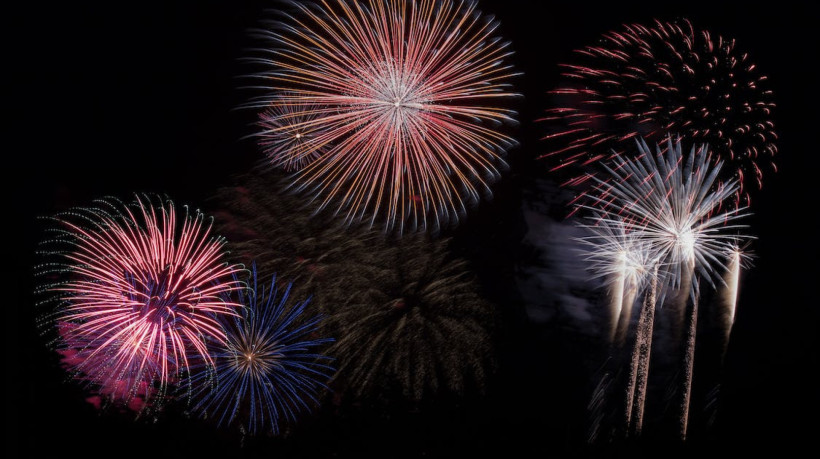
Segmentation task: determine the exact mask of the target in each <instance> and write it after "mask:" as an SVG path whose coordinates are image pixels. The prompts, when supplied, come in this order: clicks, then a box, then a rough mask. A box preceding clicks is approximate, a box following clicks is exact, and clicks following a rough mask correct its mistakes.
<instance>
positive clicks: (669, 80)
mask: <svg viewBox="0 0 820 459" xmlns="http://www.w3.org/2000/svg"><path fill="white" fill-rule="evenodd" d="M577 57H578V60H577V63H573V64H566V65H563V66H562V67H563V68H564V69H565V73H564V76H565V77H566V78H567V81H566V83H565V84H564V85H562V86H560V87H559V88H557V89H555V90H553V91H552V94H553V96H554V101H555V106H554V107H553V108H551V109H549V110H548V111H547V117H546V118H545V120H546V121H547V122H549V125H550V130H551V132H550V134H549V135H547V137H546V138H547V139H548V140H549V141H550V142H549V148H550V150H549V151H548V152H547V153H546V154H545V155H544V156H545V157H550V158H551V159H552V160H553V161H554V166H553V168H554V169H560V168H564V167H567V166H586V165H588V164H590V163H592V162H596V161H599V160H602V159H608V158H612V157H613V156H614V155H615V154H623V153H624V152H625V151H628V150H630V149H631V148H632V146H633V145H634V140H635V138H636V137H642V138H645V139H646V140H647V141H648V142H659V141H661V140H663V139H664V138H665V137H667V136H668V135H682V136H685V137H687V138H689V139H691V140H692V141H694V142H699V143H701V142H702V143H707V144H709V146H710V147H711V149H712V151H713V152H714V154H716V155H717V156H719V157H720V159H721V160H722V161H723V162H724V163H725V164H726V167H724V169H723V173H722V178H721V180H724V181H728V180H730V179H733V180H735V181H737V182H738V185H739V187H738V191H737V194H736V201H737V202H736V204H737V205H745V204H748V186H749V184H752V183H753V184H754V186H755V187H760V186H762V178H763V171H762V169H761V167H760V165H759V163H761V164H762V163H763V162H765V163H769V162H771V158H772V156H773V155H774V154H775V153H776V152H777V147H776V145H775V141H776V140H777V134H776V132H775V130H774V123H773V121H772V119H773V117H772V110H773V109H774V106H775V104H774V103H773V100H772V99H773V98H772V92H771V91H769V90H767V89H766V77H765V76H763V75H761V74H760V73H759V72H758V69H757V67H756V66H755V64H753V63H752V62H751V59H750V58H749V56H748V54H746V53H745V52H743V51H741V50H739V49H738V48H737V47H736V46H735V41H734V40H727V39H724V38H723V37H721V36H715V35H713V34H711V33H710V32H708V31H705V30H696V29H695V28H693V27H692V24H691V23H689V21H687V20H682V21H678V22H660V21H656V22H655V24H654V25H652V26H644V25H640V24H628V25H624V26H623V27H622V28H621V29H620V30H618V31H613V32H609V33H607V34H605V35H604V36H603V37H602V38H601V40H600V42H599V43H598V44H596V45H594V46H587V47H585V48H583V49H580V50H578V51H577ZM772 167H774V164H773V163H772ZM577 172H578V171H577V170H575V169H572V170H571V172H570V174H572V175H575V174H576V173H577ZM582 174H583V172H582ZM588 177H589V176H588V175H580V176H577V177H576V178H574V179H571V180H570V182H569V183H575V184H578V183H581V182H583V181H584V180H586V179H587V178H588Z"/></svg>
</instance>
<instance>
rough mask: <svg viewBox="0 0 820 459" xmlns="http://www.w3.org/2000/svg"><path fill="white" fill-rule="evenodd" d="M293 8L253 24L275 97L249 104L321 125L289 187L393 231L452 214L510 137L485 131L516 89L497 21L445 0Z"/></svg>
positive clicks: (508, 114) (488, 177)
mask: <svg viewBox="0 0 820 459" xmlns="http://www.w3.org/2000/svg"><path fill="white" fill-rule="evenodd" d="M297 8H298V10H299V11H298V13H299V14H298V15H296V16H295V17H291V18H289V19H290V20H289V21H288V22H287V23H285V24H282V25H281V26H280V27H279V28H278V29H276V30H270V31H264V32H263V36H264V37H265V38H266V39H267V40H269V41H270V42H271V44H272V48H273V50H272V51H271V52H270V54H269V55H267V56H264V57H262V58H260V59H257V61H258V62H259V63H261V64H262V65H265V66H268V67H271V69H270V70H268V71H266V72H264V73H262V74H261V76H262V77H263V78H264V79H265V80H266V82H267V83H266V84H267V85H268V87H269V89H270V90H271V91H272V93H273V96H272V97H266V98H264V99H263V100H262V101H261V102H260V103H258V104H256V103H255V104H253V105H254V106H258V107H260V108H263V109H265V108H270V107H274V108H272V109H271V110H272V111H271V112H270V113H274V114H275V113H277V112H285V113H287V115H285V116H279V118H277V119H272V118H271V117H268V121H269V122H270V124H271V125H283V126H284V125H290V123H289V121H288V120H290V119H300V118H310V120H309V121H302V126H303V127H306V128H308V129H309V130H310V129H313V128H318V127H320V126H321V129H322V132H321V133H320V134H319V135H318V136H317V137H316V138H315V139H314V142H313V144H312V145H311V149H310V151H319V150H322V153H321V154H320V155H318V157H317V158H315V160H313V161H312V162H311V163H310V164H309V165H306V167H305V168H304V169H302V170H301V171H300V172H299V173H298V174H296V175H295V176H294V178H293V186H294V187H295V188H296V189H299V190H305V191H307V192H309V193H311V194H313V195H314V199H315V200H316V201H317V202H319V203H320V207H323V208H324V207H330V208H334V209H335V211H336V212H337V213H344V214H345V219H346V220H347V221H348V222H352V221H358V220H363V219H365V217H366V216H367V217H369V220H370V223H371V224H373V223H374V222H375V221H376V219H377V218H379V217H380V216H381V217H383V218H384V220H385V227H386V228H387V229H391V228H397V229H398V231H399V232H400V231H402V230H403V229H404V228H405V227H406V226H408V227H411V228H415V227H418V226H422V227H428V226H432V227H434V228H435V227H438V226H440V225H441V224H443V223H447V222H448V221H450V222H453V221H456V220H457V219H458V217H459V215H461V214H463V213H464V212H465V210H466V208H467V206H468V205H470V204H472V203H474V202H476V201H478V199H479V198H480V195H481V194H488V193H489V184H490V182H491V181H493V180H494V179H495V178H496V177H497V176H498V170H497V168H496V166H497V165H498V164H499V163H501V159H500V156H501V154H502V153H503V151H504V150H505V149H506V148H507V147H509V146H510V145H511V144H512V143H513V141H512V139H511V138H510V137H508V136H506V135H504V134H502V133H500V132H498V131H497V130H496V129H495V128H496V127H497V126H498V125H500V124H501V123H503V122H510V121H513V116H514V112H512V111H511V110H509V109H505V108H502V107H500V106H499V105H498V101H500V100H501V99H503V98H508V97H510V96H513V95H514V94H512V93H511V92H510V89H509V84H508V83H507V81H508V80H509V79H510V77H511V76H513V73H512V70H511V68H510V67H509V66H507V65H505V64H504V60H505V58H506V57H507V56H508V55H509V54H510V52H509V51H508V50H507V45H506V44H505V43H502V42H501V41H500V40H499V39H497V38H493V33H494V31H495V28H496V24H495V23H493V22H492V21H489V20H485V19H483V18H482V17H481V15H480V14H478V12H477V11H476V9H475V5H474V4H472V3H461V2H458V3H456V2H453V1H449V0H445V1H434V0H420V1H408V0H368V1H361V2H360V1H348V0H335V1H323V2H321V3H320V4H314V5H304V4H303V5H298V6H297ZM277 106H279V107H286V108H275V107H277ZM308 107H311V108H308ZM273 116H276V115H273ZM285 117H287V119H284V118H285ZM289 129H290V128H288V127H285V128H282V127H275V128H274V129H273V130H271V129H268V130H267V132H268V133H279V132H283V133H286V132H288V130H289ZM295 155H296V156H297V157H302V156H304V152H299V151H298V150H297V152H296V153H295ZM279 162H280V161H278V160H275V161H274V162H273V163H274V164H278V163H279Z"/></svg>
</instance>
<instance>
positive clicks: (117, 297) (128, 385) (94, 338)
mask: <svg viewBox="0 0 820 459" xmlns="http://www.w3.org/2000/svg"><path fill="white" fill-rule="evenodd" d="M186 210H187V208H186ZM56 220H57V221H58V222H59V223H60V226H61V229H60V230H58V235H59V236H58V237H57V239H56V240H53V241H50V242H51V243H59V244H61V245H62V247H67V248H65V249H61V250H58V251H54V252H49V253H51V254H54V255H57V256H59V257H60V258H61V261H60V262H58V263H56V264H51V265H47V269H46V270H45V272H46V273H51V274H56V275H58V276H59V280H58V282H57V283H56V284H53V285H47V286H45V287H43V290H44V291H46V292H51V293H53V294H56V297H57V300H58V301H59V303H60V307H59V308H58V310H57V311H56V313H55V315H54V319H55V320H54V322H55V323H56V325H57V328H58V332H59V342H60V343H61V344H60V348H61V349H60V352H61V354H63V356H64V363H65V364H66V365H67V366H69V367H70V368H71V370H72V372H73V373H74V376H75V377H76V378H78V379H81V380H83V381H85V382H87V383H89V384H91V385H93V386H95V388H96V389H97V391H98V392H99V393H100V394H101V395H104V396H107V397H108V398H110V399H112V400H114V401H124V402H126V403H129V404H131V402H132V400H133V399H134V397H139V398H141V399H142V400H145V399H147V398H148V397H149V396H151V395H152V393H154V392H157V391H158V392H160V393H161V392H163V391H164V390H165V388H166V386H167V385H168V383H169V382H171V381H174V380H176V379H177V376H178V375H180V374H181V373H182V372H184V371H185V370H187V369H188V368H189V364H190V362H191V361H192V360H194V359H196V360H197V361H204V362H207V363H210V362H211V358H210V355H209V352H208V349H207V347H206V339H215V340H222V341H224V340H225V332H224V331H223V329H222V327H221V326H220V323H219V322H218V320H217V318H218V317H219V316H221V315H226V314H229V315H232V314H235V312H234V310H235V308H236V307H238V306H239V305H237V304H234V303H230V302H226V300H225V294H226V293H227V292H230V291H233V290H236V289H239V288H241V287H242V284H241V283H240V282H239V281H237V280H236V278H235V274H237V273H238V272H240V270H241V269H240V267H238V266H235V265H228V264H226V263H224V262H223V261H222V255H223V253H222V246H223V244H224V242H223V241H222V240H220V239H216V238H212V237H210V236H209V233H210V226H209V225H206V224H205V222H204V220H205V218H204V216H203V215H202V214H201V213H199V212H197V213H196V214H195V215H193V216H191V215H187V214H186V215H185V216H184V217H182V218H178V217H177V212H176V210H175V209H174V206H173V204H172V203H171V202H168V203H167V204H166V205H164V206H163V205H157V206H154V205H153V204H152V202H151V199H150V198H143V199H140V198H139V197H138V198H137V201H136V203H135V205H134V206H126V205H123V204H122V203H120V202H118V201H112V200H106V201H100V205H99V206H98V207H95V208H91V209H79V210H76V211H73V212H69V213H66V214H63V215H61V216H58V217H57V218H56ZM66 245H67V246H66Z"/></svg>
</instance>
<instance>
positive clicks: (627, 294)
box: [614, 276, 638, 347]
mask: <svg viewBox="0 0 820 459" xmlns="http://www.w3.org/2000/svg"><path fill="white" fill-rule="evenodd" d="M624 277H625V279H624V281H623V288H622V292H623V293H622V300H621V305H622V306H621V309H620V314H619V316H618V323H617V325H616V327H617V328H616V329H615V341H614V342H615V344H616V345H617V346H619V347H620V346H623V343H624V340H625V339H626V334H627V331H628V330H629V321H630V319H631V318H632V307H633V306H634V305H635V296H637V294H638V285H637V284H636V280H635V279H634V278H633V277H632V276H624Z"/></svg>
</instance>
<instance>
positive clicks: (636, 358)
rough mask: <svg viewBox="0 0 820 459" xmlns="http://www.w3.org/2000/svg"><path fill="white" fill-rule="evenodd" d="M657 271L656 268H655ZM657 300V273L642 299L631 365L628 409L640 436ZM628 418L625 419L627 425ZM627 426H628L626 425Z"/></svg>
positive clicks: (635, 430) (636, 431)
mask: <svg viewBox="0 0 820 459" xmlns="http://www.w3.org/2000/svg"><path fill="white" fill-rule="evenodd" d="M655 269H656V271H657V268H655ZM657 298H658V276H657V272H656V273H655V275H653V276H652V281H651V282H650V287H649V289H648V291H647V292H646V296H645V297H644V301H643V306H642V307H641V314H640V316H639V318H638V336H639V339H637V340H636V341H635V355H633V359H632V364H633V365H635V369H634V374H635V376H636V378H635V379H634V381H632V382H633V389H632V390H633V391H634V392H636V395H634V398H635V402H634V407H630V408H631V409H632V410H633V411H634V413H635V414H634V417H635V425H634V432H635V434H636V435H640V434H641V429H642V428H643V413H644V407H645V406H646V387H647V383H648V381H649V357H650V354H651V351H652V334H653V333H652V332H653V330H654V324H655V302H656V300H657ZM628 422H629V418H627V423H628ZM627 426H628V424H627Z"/></svg>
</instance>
